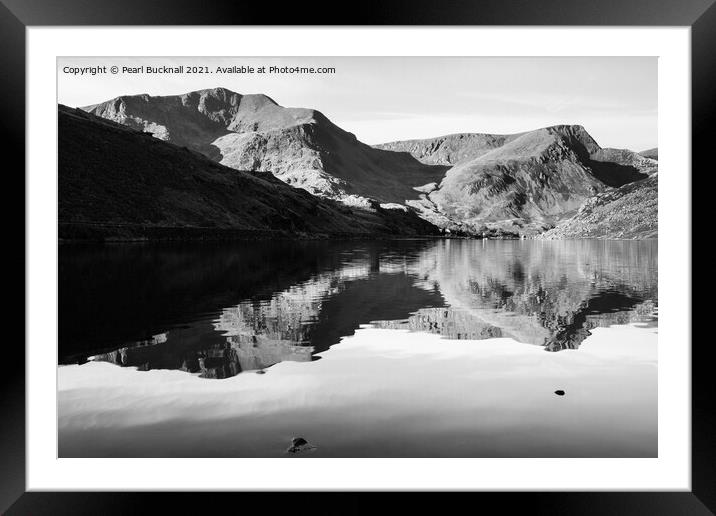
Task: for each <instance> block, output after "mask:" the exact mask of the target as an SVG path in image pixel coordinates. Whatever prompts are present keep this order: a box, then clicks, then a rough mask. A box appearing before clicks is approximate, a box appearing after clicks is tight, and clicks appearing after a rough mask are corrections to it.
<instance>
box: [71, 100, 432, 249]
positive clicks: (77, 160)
mask: <svg viewBox="0 0 716 516" xmlns="http://www.w3.org/2000/svg"><path fill="white" fill-rule="evenodd" d="M190 127H192V124H190V123H187V124H185V126H184V130H185V132H184V133H183V134H189V133H190V132H191V130H190ZM155 129H156V127H155ZM179 132H180V133H181V131H179ZM58 135H59V174H58V175H59V222H60V237H61V238H90V237H92V238H94V237H119V238H124V237H129V238H134V237H151V236H183V235H197V236H200V237H202V238H205V237H207V236H210V235H214V236H217V235H218V236H220V235H222V234H225V235H228V234H229V233H231V232H233V233H237V232H238V233H242V232H243V233H247V234H257V232H258V233H260V232H264V233H270V234H279V235H281V234H283V235H293V236H295V235H297V234H299V235H300V234H306V235H320V234H325V235H381V234H383V235H396V234H399V235H428V234H435V233H437V228H435V227H434V226H432V225H430V224H429V223H427V222H425V221H424V220H422V219H420V218H419V217H418V216H417V215H416V214H415V213H414V212H413V211H412V210H410V209H407V208H406V207H404V206H400V207H396V208H394V209H391V208H385V207H382V206H380V205H379V204H378V203H377V202H371V203H368V204H367V205H365V206H364V207H362V208H358V207H349V206H345V205H343V204H341V203H338V202H336V201H332V200H330V199H321V198H318V197H315V196H313V195H311V194H309V193H308V192H306V191H305V190H302V189H298V188H293V187H291V186H289V185H287V184H285V183H283V182H282V181H279V180H278V179H276V178H275V177H274V176H273V175H271V174H270V173H252V172H246V171H238V170H234V169H231V168H228V167H225V166H223V165H220V164H218V163H216V162H214V161H211V160H210V159H208V158H206V157H205V156H203V155H202V154H199V153H197V152H194V151H192V150H189V149H187V148H181V147H177V146H176V145H173V144H171V143H167V142H166V141H162V140H161V139H157V138H152V137H151V135H150V134H147V133H143V132H139V131H137V130H135V129H131V128H128V127H126V126H124V125H120V124H116V123H114V122H111V121H107V120H104V119H102V118H99V117H96V116H94V115H91V114H88V113H86V112H84V111H81V110H74V109H71V108H67V107H65V106H60V107H59V111H58Z"/></svg>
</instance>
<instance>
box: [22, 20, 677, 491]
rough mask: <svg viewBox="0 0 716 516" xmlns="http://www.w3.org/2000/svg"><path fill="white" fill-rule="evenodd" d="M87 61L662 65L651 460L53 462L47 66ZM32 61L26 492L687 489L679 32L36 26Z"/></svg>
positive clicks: (52, 134)
mask: <svg viewBox="0 0 716 516" xmlns="http://www.w3.org/2000/svg"><path fill="white" fill-rule="evenodd" d="M82 55H93V56H100V55H104V56H132V55H136V56H142V55H151V56H202V55H204V56H206V55H209V56H210V55H226V56H237V55H247V56H289V55H290V56H300V55H307V56H321V55H331V56H339V55H346V56H350V55H360V56H370V55H394V56H395V55H404V56H478V55H481V56H494V55H501V56H525V55H534V56H540V55H561V56H567V55H571V56H605V55H614V56H623V55H639V56H649V55H651V56H659V168H660V174H659V175H660V182H661V185H660V188H659V215H660V216H659V226H660V227H659V232H660V236H661V242H666V243H667V246H663V245H662V246H661V252H660V254H659V271H660V275H659V289H660V293H661V295H660V299H659V304H660V306H659V314H660V317H659V318H660V321H659V458H658V459H513V458H510V459H319V458H311V459H306V460H298V461H297V460H281V459H68V458H64V459H58V458H57V450H56V435H57V434H56V432H57V411H56V403H55V400H56V391H55V388H56V385H55V372H56V364H57V361H56V328H57V315H56V314H57V311H56V310H57V287H56V285H57V269H56V263H57V262H56V260H57V250H56V242H57V240H56V238H57V214H56V206H57V204H56V202H57V198H56V158H55V156H56V150H57V148H56V145H57V143H56V142H57V134H56V130H57V129H56V124H55V120H56V109H57V107H56V100H55V99H56V91H55V84H56V70H57V68H56V58H57V56H82ZM27 56H28V61H27V80H28V83H27V85H28V86H27V102H28V104H27V115H28V125H27V149H26V152H27V166H28V169H27V191H28V196H27V231H28V233H27V288H28V291H27V293H28V295H27V488H28V490H31V491H34V490H78V489H82V490H123V489H132V490H186V489H195V490H234V489H249V490H257V489H281V490H296V489H322V490H324V489H341V490H346V489H371V490H384V489H436V490H441V489H462V490H473V489H476V490H507V489H519V490H594V489H604V490H666V489H669V490H690V485H691V478H690V442H691V426H690V419H691V410H690V407H691V400H690V358H691V357H690V354H691V353H690V342H691V341H690V318H689V314H690V284H691V282H690V234H691V231H690V215H689V213H690V180H691V179H690V176H691V174H690V171H691V168H690V166H691V157H690V156H691V154H690V141H691V138H690V134H691V131H690V128H691V120H690V109H691V102H690V98H691V94H690V92H691V88H690V75H691V74H690V72H691V70H690V29H689V28H685V27H671V28H596V27H589V28H512V27H504V28H503V27H489V28H422V27H421V28H417V27H416V28H340V29H338V28H310V27H309V28H272V27H267V28H257V27H251V28H236V27H234V28H229V27H223V28H191V27H187V28H126V27H113V28H93V27H90V28H68V27H59V28H49V27H32V28H28V32H27ZM526 80H529V78H526ZM279 461H280V463H279Z"/></svg>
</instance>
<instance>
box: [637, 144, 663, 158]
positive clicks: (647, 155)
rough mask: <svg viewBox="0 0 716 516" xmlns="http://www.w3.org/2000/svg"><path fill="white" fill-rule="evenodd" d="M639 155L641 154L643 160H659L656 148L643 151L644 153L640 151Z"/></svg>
mask: <svg viewBox="0 0 716 516" xmlns="http://www.w3.org/2000/svg"><path fill="white" fill-rule="evenodd" d="M639 154H641V155H642V156H644V157H645V158H651V159H654V160H658V159H659V149H658V148H656V147H654V148H653V149H648V150H645V151H641V152H640V153H639Z"/></svg>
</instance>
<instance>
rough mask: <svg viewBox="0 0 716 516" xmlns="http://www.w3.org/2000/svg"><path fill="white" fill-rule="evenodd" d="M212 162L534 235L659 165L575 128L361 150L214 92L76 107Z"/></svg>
mask: <svg viewBox="0 0 716 516" xmlns="http://www.w3.org/2000/svg"><path fill="white" fill-rule="evenodd" d="M82 109H84V110H85V111H88V112H90V113H92V114H95V115H97V116H99V117H102V118H105V119H108V120H112V121H114V122H118V123H120V124H123V125H126V126H129V127H132V128H135V129H140V130H142V131H145V132H150V133H152V134H153V135H154V136H155V137H156V138H158V139H161V140H165V141H167V142H170V143H174V144H175V145H179V146H183V147H186V148H188V149H190V150H193V151H197V152H199V153H201V154H203V155H204V156H207V157H208V158H209V159H211V160H213V161H215V162H218V163H221V164H223V165H226V166H228V167H231V168H234V169H236V170H248V171H253V172H257V173H261V172H263V173H266V172H271V173H273V174H274V175H275V176H276V177H278V178H279V179H280V180H282V181H283V182H285V183H288V184H289V185H292V186H296V187H298V188H302V189H304V190H306V191H308V192H310V193H312V194H315V195H318V196H320V197H326V198H330V199H334V200H339V201H341V202H342V203H343V204H346V205H349V206H354V207H366V208H370V207H371V206H382V208H396V206H395V204H400V205H407V206H410V207H412V208H414V209H415V210H417V212H418V213H419V214H420V216H421V217H422V218H424V219H425V220H427V221H430V222H431V223H432V224H434V225H437V226H438V227H440V228H441V229H443V230H449V231H451V232H457V233H458V234H468V235H475V234H486V235H494V236H498V235H518V234H530V235H532V234H537V233H541V232H542V231H544V230H546V229H548V228H550V227H553V226H554V225H555V224H558V223H560V222H561V221H563V220H566V219H568V218H570V217H571V216H572V215H574V214H575V213H576V211H577V210H578V209H579V208H580V207H581V206H582V205H583V204H584V203H585V202H586V201H587V200H588V199H590V198H591V197H593V196H595V195H597V194H600V193H603V192H606V191H608V190H610V189H611V188H620V187H621V186H623V185H625V184H628V183H631V182H634V181H638V180H642V179H645V178H647V177H649V176H650V175H652V174H655V173H656V171H657V169H658V162H657V161H656V160H653V159H651V158H648V157H644V156H642V155H640V154H638V153H635V152H632V151H629V150H623V149H611V148H601V147H600V146H599V145H598V144H597V143H596V141H594V139H593V138H592V137H591V136H590V135H589V133H587V131H586V130H585V129H584V128H583V127H582V126H579V125H558V126H552V127H545V128H541V129H537V130H534V131H528V132H523V133H516V134H508V135H499V134H482V133H462V134H452V135H447V136H441V137H437V138H430V139H426V140H408V141H397V142H390V143H385V144H381V145H376V146H373V147H371V146H368V145H366V144H364V143H362V142H360V141H359V140H357V138H356V137H355V135H353V134H352V133H349V132H347V131H345V130H343V129H341V128H340V127H338V126H337V125H335V124H334V123H333V122H331V121H330V120H329V119H328V118H327V117H326V116H325V115H323V114H322V113H320V112H319V111H316V110H313V109H304V108H287V107H282V106H280V105H279V104H277V103H276V102H275V101H274V100H273V99H271V98H270V97H268V96H266V95H260V94H258V95H241V94H239V93H235V92H232V91H229V90H227V89H225V88H214V89H207V90H200V91H195V92H190V93H186V94H183V95H173V96H163V97H153V96H149V95H134V96H122V97H117V98H115V99H112V100H110V101H107V102H103V103H101V104H97V105H93V106H87V107H85V108H82Z"/></svg>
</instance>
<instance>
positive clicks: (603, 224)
mask: <svg viewBox="0 0 716 516" xmlns="http://www.w3.org/2000/svg"><path fill="white" fill-rule="evenodd" d="M658 198H659V188H658V175H657V174H654V175H653V176H652V177H650V178H648V179H644V180H642V181H637V182H635V183H630V184H628V185H624V186H622V187H620V188H615V189H610V190H608V191H605V192H603V193H600V194H599V195H597V196H595V197H592V198H591V199H589V200H588V201H587V202H585V203H584V205H583V206H582V207H581V208H580V209H579V211H578V212H577V214H576V215H574V217H572V218H570V219H568V220H566V221H564V222H563V223H561V224H559V225H558V226H557V227H555V228H554V229H552V230H550V231H547V232H546V233H544V234H543V235H542V238H545V239H559V238H608V239H612V238H619V239H645V238H657V236H658V223H659V210H658V200H659V199H658Z"/></svg>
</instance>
